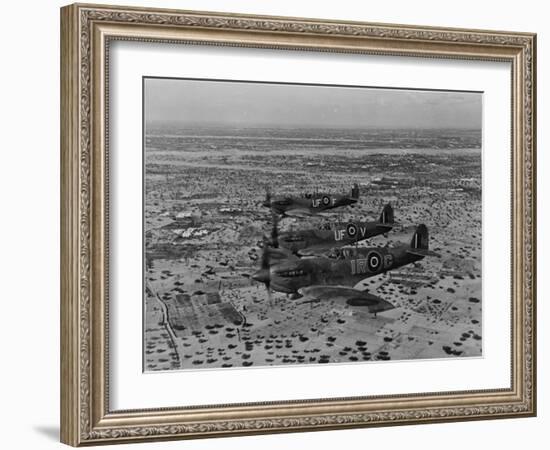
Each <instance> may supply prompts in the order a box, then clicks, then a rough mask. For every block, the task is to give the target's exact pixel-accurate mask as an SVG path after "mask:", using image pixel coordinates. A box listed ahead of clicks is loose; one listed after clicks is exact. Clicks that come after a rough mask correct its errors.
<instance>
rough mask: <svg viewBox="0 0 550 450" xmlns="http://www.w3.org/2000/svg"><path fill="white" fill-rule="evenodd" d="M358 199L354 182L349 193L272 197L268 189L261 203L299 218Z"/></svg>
mask: <svg viewBox="0 0 550 450" xmlns="http://www.w3.org/2000/svg"><path fill="white" fill-rule="evenodd" d="M358 201H359V186H358V185H357V184H354V185H353V187H352V189H351V192H350V193H349V195H347V194H328V193H322V192H314V193H308V194H304V195H303V196H292V195H285V196H283V197H275V198H272V195H271V192H270V191H269V190H268V191H267V192H266V197H265V201H264V202H263V203H262V205H263V206H265V207H266V208H271V211H273V212H274V213H276V214H280V215H282V216H283V217H298V218H301V217H310V216H313V215H317V214H320V213H322V212H324V211H327V210H329V209H333V208H338V207H340V206H348V205H351V206H353V205H355V203H357V202H358Z"/></svg>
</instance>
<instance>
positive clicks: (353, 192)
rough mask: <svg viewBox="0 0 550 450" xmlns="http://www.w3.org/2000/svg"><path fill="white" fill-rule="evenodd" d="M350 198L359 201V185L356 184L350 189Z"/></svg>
mask: <svg viewBox="0 0 550 450" xmlns="http://www.w3.org/2000/svg"><path fill="white" fill-rule="evenodd" d="M351 198H354V199H356V200H357V199H359V185H358V184H357V183H355V184H354V185H353V187H352V188H351Z"/></svg>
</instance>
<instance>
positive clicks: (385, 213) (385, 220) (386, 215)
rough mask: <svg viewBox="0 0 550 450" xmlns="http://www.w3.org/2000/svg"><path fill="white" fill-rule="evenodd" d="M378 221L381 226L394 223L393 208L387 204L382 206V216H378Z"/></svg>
mask: <svg viewBox="0 0 550 450" xmlns="http://www.w3.org/2000/svg"><path fill="white" fill-rule="evenodd" d="M378 221H379V222H380V223H381V224H382V225H389V224H393V223H394V217H393V208H392V207H391V205H390V204H389V203H388V204H387V205H386V206H384V209H383V210H382V214H380V219H379V220H378Z"/></svg>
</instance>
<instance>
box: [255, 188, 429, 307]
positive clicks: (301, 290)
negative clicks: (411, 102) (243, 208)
mask: <svg viewBox="0 0 550 450" xmlns="http://www.w3.org/2000/svg"><path fill="white" fill-rule="evenodd" d="M358 200H359V187H358V186H357V185H354V186H353V188H352V189H351V195H349V196H346V195H334V194H327V193H315V194H311V195H304V196H302V197H293V196H284V197H279V198H272V196H271V194H270V193H269V192H268V193H267V195H266V200H265V201H264V202H263V205H264V206H265V207H268V208H270V209H271V212H272V214H273V228H272V232H271V236H270V237H264V242H263V243H264V245H263V255H262V260H261V267H260V269H259V270H258V271H257V272H256V273H255V274H254V275H252V278H253V279H254V280H256V281H258V282H261V283H264V284H265V285H266V287H267V289H268V292H271V290H274V291H277V292H282V293H285V294H287V295H289V296H290V297H291V298H292V299H298V298H304V300H305V301H306V302H328V301H336V302H338V301H340V302H344V303H346V304H348V305H350V306H353V307H365V308H367V309H368V311H369V312H370V313H372V314H374V316H376V315H377V313H380V312H384V311H388V310H390V309H393V308H394V305H392V304H391V303H389V302H388V301H386V300H384V299H382V298H380V297H378V296H376V295H373V294H370V293H368V292H367V291H364V290H359V289H356V288H355V287H354V286H356V285H357V284H358V283H359V282H361V281H363V280H364V279H366V278H369V277H373V276H376V275H380V274H382V273H385V272H387V271H389V270H393V269H397V268H399V267H402V266H405V265H407V264H411V263H414V262H417V261H420V260H422V259H424V258H425V257H427V256H438V255H437V254H436V253H434V252H433V251H431V250H430V249H429V242H428V241H429V236H428V229H427V227H426V226H425V225H423V224H422V225H418V227H417V228H416V230H415V232H414V234H413V236H412V239H411V241H410V243H402V244H398V245H395V246H392V247H358V245H357V244H358V243H359V242H360V241H362V240H365V239H368V238H371V237H374V236H378V235H381V234H383V235H385V236H387V233H388V232H389V231H391V230H392V228H393V227H394V226H395V221H394V212H393V208H392V207H391V205H389V204H387V205H386V206H384V208H383V209H382V212H381V213H380V217H379V219H378V220H377V221H372V222H365V221H350V222H346V223H335V224H330V225H328V226H324V227H321V228H320V229H303V230H299V231H289V232H284V233H279V231H278V222H279V220H280V218H284V217H307V216H314V215H318V214H322V213H323V212H325V211H327V210H330V209H333V208H337V207H341V206H348V205H350V206H353V205H355V204H356V203H357V202H358Z"/></svg>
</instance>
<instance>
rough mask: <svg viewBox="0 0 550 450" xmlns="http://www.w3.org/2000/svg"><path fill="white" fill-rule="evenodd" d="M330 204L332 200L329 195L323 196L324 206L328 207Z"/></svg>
mask: <svg viewBox="0 0 550 450" xmlns="http://www.w3.org/2000/svg"><path fill="white" fill-rule="evenodd" d="M329 203H330V198H329V197H328V195H325V196H323V205H325V206H328V204H329Z"/></svg>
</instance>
